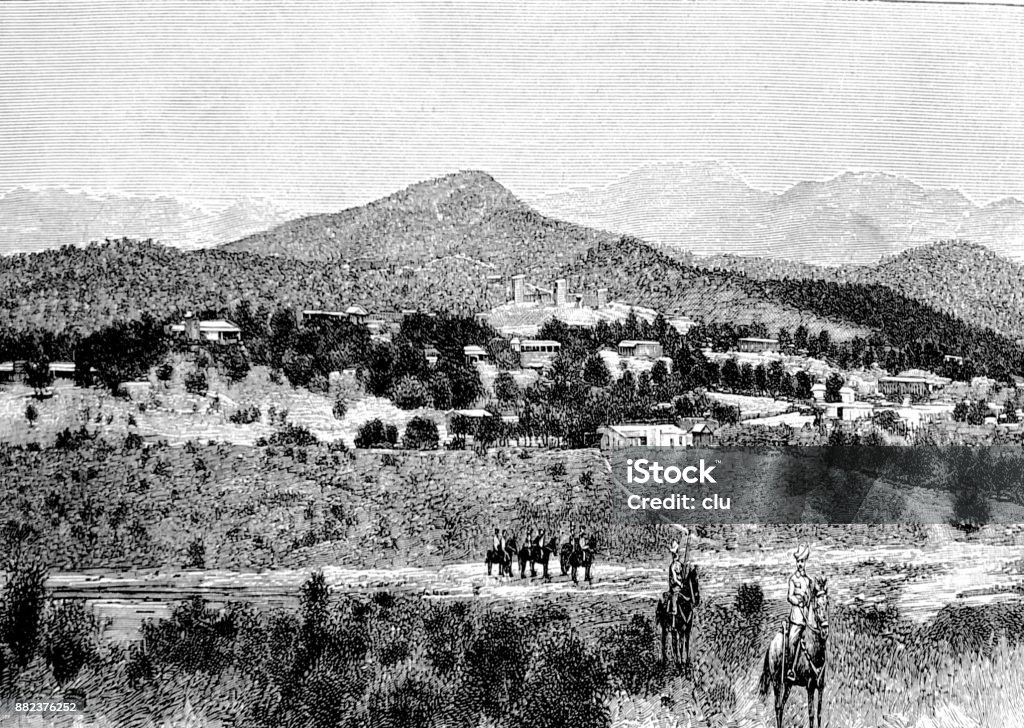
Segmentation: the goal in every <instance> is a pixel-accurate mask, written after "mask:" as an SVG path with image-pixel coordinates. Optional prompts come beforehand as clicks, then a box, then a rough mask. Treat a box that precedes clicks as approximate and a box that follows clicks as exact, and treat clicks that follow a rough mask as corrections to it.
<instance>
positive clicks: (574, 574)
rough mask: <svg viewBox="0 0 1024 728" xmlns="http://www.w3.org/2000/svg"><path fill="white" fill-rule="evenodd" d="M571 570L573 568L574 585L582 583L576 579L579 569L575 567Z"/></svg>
mask: <svg viewBox="0 0 1024 728" xmlns="http://www.w3.org/2000/svg"><path fill="white" fill-rule="evenodd" d="M571 568H572V583H573V584H579V583H580V582H579V579H577V578H576V569H577V567H576V566H573V567H571Z"/></svg>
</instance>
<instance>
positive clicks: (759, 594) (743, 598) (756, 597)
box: [736, 583, 764, 619]
mask: <svg viewBox="0 0 1024 728" xmlns="http://www.w3.org/2000/svg"><path fill="white" fill-rule="evenodd" d="M762 609H764V592H763V591H762V590H761V585H760V584H757V583H748V584H740V588H739V589H738V590H737V592H736V611H737V612H739V613H740V614H742V615H743V616H744V617H747V618H748V619H749V618H751V617H756V616H758V615H760V614H761V610H762Z"/></svg>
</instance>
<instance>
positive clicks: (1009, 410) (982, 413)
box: [953, 398, 1020, 425]
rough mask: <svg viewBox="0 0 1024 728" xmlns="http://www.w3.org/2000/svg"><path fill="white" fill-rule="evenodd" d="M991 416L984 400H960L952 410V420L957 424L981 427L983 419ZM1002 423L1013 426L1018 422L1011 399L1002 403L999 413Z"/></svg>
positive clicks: (983, 422)
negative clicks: (963, 423) (964, 423)
mask: <svg viewBox="0 0 1024 728" xmlns="http://www.w3.org/2000/svg"><path fill="white" fill-rule="evenodd" d="M991 415H992V410H991V409H989V406H988V402H987V401H986V400H985V399H984V398H980V399H976V400H974V401H973V402H971V401H968V400H961V401H960V402H957V404H956V406H955V407H954V408H953V419H954V420H955V421H957V422H966V423H967V424H969V425H983V424H985V418H986V417H990V416H991ZM999 419H1000V421H1002V422H1007V423H1011V424H1015V423H1017V422H1019V421H1020V418H1019V416H1018V415H1017V407H1016V405H1015V404H1014V400H1013V399H1012V398H1007V399H1006V401H1005V402H1003V408H1002V410H1001V411H1000V413H999Z"/></svg>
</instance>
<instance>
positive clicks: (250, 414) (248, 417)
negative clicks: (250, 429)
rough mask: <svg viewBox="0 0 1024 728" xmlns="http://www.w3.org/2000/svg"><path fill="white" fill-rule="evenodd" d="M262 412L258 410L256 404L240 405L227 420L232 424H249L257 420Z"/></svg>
mask: <svg viewBox="0 0 1024 728" xmlns="http://www.w3.org/2000/svg"><path fill="white" fill-rule="evenodd" d="M262 416H263V413H262V412H260V408H259V407H258V406H257V405H254V404H252V405H249V406H247V407H240V408H238V409H237V410H235V411H234V412H232V413H231V414H230V415H229V416H228V421H229V422H231V423H232V424H234V425H250V424H252V423H253V422H259V420H260V417H262Z"/></svg>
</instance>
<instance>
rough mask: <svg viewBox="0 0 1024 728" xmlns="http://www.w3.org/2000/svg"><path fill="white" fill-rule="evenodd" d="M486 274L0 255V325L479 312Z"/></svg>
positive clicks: (231, 255)
mask: <svg viewBox="0 0 1024 728" xmlns="http://www.w3.org/2000/svg"><path fill="white" fill-rule="evenodd" d="M490 272H491V271H490V269H487V268H482V267H481V266H479V265H477V264H473V263H471V262H467V261H464V260H459V259H454V260H453V259H442V260H438V261H434V262H431V263H428V264H426V265H424V266H422V267H421V268H420V269H419V270H417V271H416V272H414V273H411V274H410V273H407V272H400V271H398V270H395V269H383V270H374V271H364V272H360V273H358V274H357V273H353V272H349V271H346V270H345V269H344V268H343V267H342V265H341V264H340V262H333V263H332V262H316V263H314V262H311V261H302V260H295V259H291V258H278V257H266V256H258V255H250V254H248V253H237V252H228V251H223V250H197V251H192V252H184V251H181V250H179V249H176V248H171V247H166V246H163V245H157V244H154V243H151V242H139V241H130V240H121V241H113V242H108V243H104V244H97V245H91V246H88V247H85V248H74V247H70V246H66V247H63V248H59V249H56V250H49V251H45V252H42V253H35V254H25V255H15V256H8V257H4V258H0V291H3V294H4V295H3V296H2V297H0V329H8V330H13V331H26V330H34V329H38V330H44V331H51V332H61V331H65V330H74V331H76V332H79V333H82V334H87V333H89V332H91V331H95V330H97V329H99V328H102V327H103V326H105V325H107V324H109V323H111V322H112V321H114V320H126V319H134V318H138V317H139V316H141V315H142V314H143V313H151V314H153V315H154V316H156V317H157V318H160V319H162V318H164V317H166V316H170V315H173V314H174V313H175V312H176V311H183V310H192V311H195V312H197V313H200V314H202V313H204V312H205V313H209V314H216V313H223V312H225V311H227V310H229V309H230V308H232V307H233V306H234V305H235V304H237V303H239V302H241V301H243V300H244V301H249V302H250V303H251V304H252V305H253V306H258V305H260V304H264V305H266V306H269V307H271V308H273V307H277V306H287V307H292V308H324V309H338V308H342V309H343V308H344V307H346V306H348V305H350V304H352V303H357V304H360V305H363V306H364V307H366V308H367V309H369V310H371V311H388V310H390V311H398V310H401V309H403V308H426V309H429V310H433V309H444V310H450V311H476V310H481V309H485V308H487V307H489V306H493V305H495V304H497V303H500V302H502V301H503V300H504V297H505V292H504V284H503V283H501V282H498V283H491V284H488V283H487V281H486V274H487V273H490Z"/></svg>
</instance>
